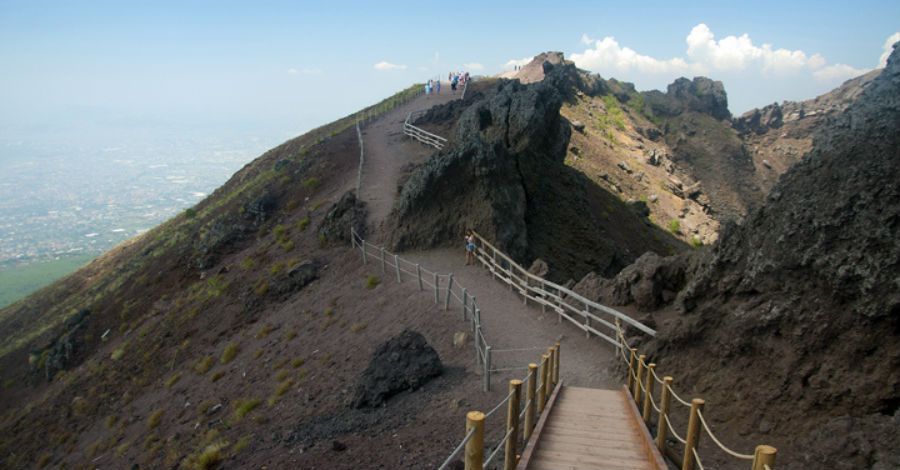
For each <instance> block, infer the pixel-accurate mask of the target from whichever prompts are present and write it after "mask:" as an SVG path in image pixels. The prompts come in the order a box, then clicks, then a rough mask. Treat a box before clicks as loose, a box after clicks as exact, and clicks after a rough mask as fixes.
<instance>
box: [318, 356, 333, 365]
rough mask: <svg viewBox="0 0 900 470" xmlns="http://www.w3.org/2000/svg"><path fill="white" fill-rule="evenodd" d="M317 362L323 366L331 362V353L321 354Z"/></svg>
mask: <svg viewBox="0 0 900 470" xmlns="http://www.w3.org/2000/svg"><path fill="white" fill-rule="evenodd" d="M319 362H320V363H321V364H322V365H323V366H324V365H326V364H328V363H329V362H331V353H327V354H323V355H322V357H320V358H319Z"/></svg>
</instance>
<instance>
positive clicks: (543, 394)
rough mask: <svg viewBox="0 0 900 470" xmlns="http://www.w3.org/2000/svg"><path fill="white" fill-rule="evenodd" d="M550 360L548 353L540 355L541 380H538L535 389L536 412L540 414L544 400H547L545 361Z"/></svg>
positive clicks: (542, 410)
mask: <svg viewBox="0 0 900 470" xmlns="http://www.w3.org/2000/svg"><path fill="white" fill-rule="evenodd" d="M549 361H550V355H549V354H544V355H542V356H541V373H540V376H541V381H540V382H539V384H540V388H538V391H537V412H538V414H541V413H543V412H544V402H546V401H547V362H549Z"/></svg>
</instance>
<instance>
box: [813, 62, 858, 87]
mask: <svg viewBox="0 0 900 470" xmlns="http://www.w3.org/2000/svg"><path fill="white" fill-rule="evenodd" d="M868 71H869V70H868V69H857V68H853V67H851V66H849V65H845V64H833V65H826V66H825V67H822V68H820V69H818V70H816V71H814V72H813V77H814V78H815V79H816V80H819V81H822V82H833V83H840V82H843V81H846V80H849V79H851V78H853V77H858V76H860V75H862V74H864V73H866V72H868Z"/></svg>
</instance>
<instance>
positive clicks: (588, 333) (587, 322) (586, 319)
mask: <svg viewBox="0 0 900 470" xmlns="http://www.w3.org/2000/svg"><path fill="white" fill-rule="evenodd" d="M590 313H591V306H590V305H588V304H587V302H585V303H584V337H585V338H588V339H590V338H591V330H589V329H588V328H590V327H591V317H590V315H589V314H590Z"/></svg>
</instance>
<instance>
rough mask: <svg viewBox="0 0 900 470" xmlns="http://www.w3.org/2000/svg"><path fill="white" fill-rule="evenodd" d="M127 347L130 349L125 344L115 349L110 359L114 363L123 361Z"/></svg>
mask: <svg viewBox="0 0 900 470" xmlns="http://www.w3.org/2000/svg"><path fill="white" fill-rule="evenodd" d="M127 347H128V345H127V344H125V343H122V344H120V345H119V347H118V348H116V349H113V352H112V354H110V355H109V358H110V359H112V360H114V361H118V360H119V359H122V356H124V355H125V349H126V348H127Z"/></svg>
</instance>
